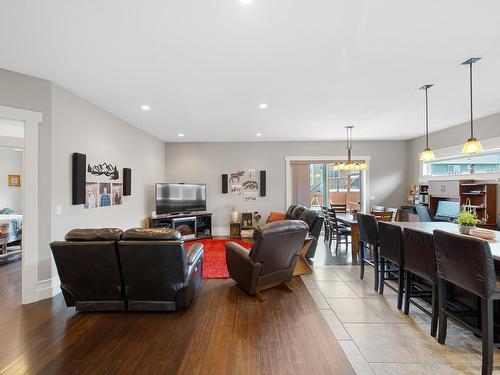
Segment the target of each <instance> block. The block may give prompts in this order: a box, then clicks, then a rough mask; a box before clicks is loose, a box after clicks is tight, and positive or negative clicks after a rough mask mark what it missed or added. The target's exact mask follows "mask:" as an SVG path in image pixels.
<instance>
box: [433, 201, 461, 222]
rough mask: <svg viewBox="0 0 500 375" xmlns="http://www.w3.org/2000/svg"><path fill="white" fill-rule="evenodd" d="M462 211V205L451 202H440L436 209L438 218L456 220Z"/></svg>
mask: <svg viewBox="0 0 500 375" xmlns="http://www.w3.org/2000/svg"><path fill="white" fill-rule="evenodd" d="M459 211H460V204H459V203H458V202H451V201H439V202H438V206H437V209H436V216H440V217H447V218H450V219H456V218H457V217H458V212H459Z"/></svg>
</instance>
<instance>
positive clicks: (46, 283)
mask: <svg viewBox="0 0 500 375" xmlns="http://www.w3.org/2000/svg"><path fill="white" fill-rule="evenodd" d="M60 283H61V282H60V281H59V277H58V276H54V277H52V278H50V279H45V280H40V281H38V291H37V292H38V293H37V294H38V300H39V301H40V300H42V299H46V298H52V297H54V296H55V295H56V294H59V293H61V286H60Z"/></svg>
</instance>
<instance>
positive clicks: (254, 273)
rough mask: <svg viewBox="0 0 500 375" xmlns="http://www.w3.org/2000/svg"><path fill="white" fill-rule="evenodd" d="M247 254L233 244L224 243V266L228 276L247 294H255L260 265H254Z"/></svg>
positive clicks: (243, 249)
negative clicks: (225, 265)
mask: <svg viewBox="0 0 500 375" xmlns="http://www.w3.org/2000/svg"><path fill="white" fill-rule="evenodd" d="M248 254H249V252H248V250H247V249H245V248H244V247H243V246H240V245H238V244H237V243H235V242H228V243H226V264H227V270H228V271H229V275H231V277H232V278H233V279H234V280H235V281H236V282H237V283H238V284H239V285H240V286H241V287H242V288H243V290H245V291H246V292H247V293H249V294H254V293H255V288H256V287H257V277H258V276H259V273H260V269H261V268H262V264H261V263H254V262H253V261H252V259H250V257H249V255H248Z"/></svg>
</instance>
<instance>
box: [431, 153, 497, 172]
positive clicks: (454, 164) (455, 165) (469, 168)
mask: <svg viewBox="0 0 500 375" xmlns="http://www.w3.org/2000/svg"><path fill="white" fill-rule="evenodd" d="M494 172H500V151H495V152H492V153H487V154H480V155H466V156H465V155H464V156H460V157H456V158H449V159H445V160H435V161H431V162H428V163H424V174H425V175H430V176H447V175H450V176H451V175H461V174H471V173H476V174H477V173H494Z"/></svg>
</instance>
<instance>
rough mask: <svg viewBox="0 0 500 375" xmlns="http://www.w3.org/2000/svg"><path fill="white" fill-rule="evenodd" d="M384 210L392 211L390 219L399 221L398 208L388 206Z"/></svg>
mask: <svg viewBox="0 0 500 375" xmlns="http://www.w3.org/2000/svg"><path fill="white" fill-rule="evenodd" d="M386 211H387V212H391V213H392V220H391V221H400V210H399V208H388V209H387V210H386Z"/></svg>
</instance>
